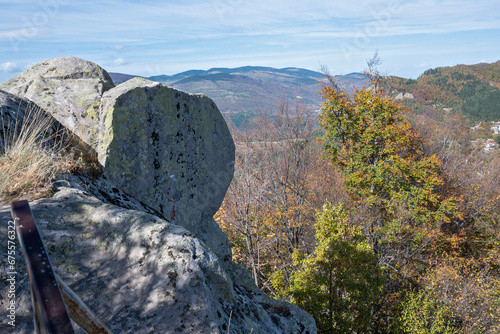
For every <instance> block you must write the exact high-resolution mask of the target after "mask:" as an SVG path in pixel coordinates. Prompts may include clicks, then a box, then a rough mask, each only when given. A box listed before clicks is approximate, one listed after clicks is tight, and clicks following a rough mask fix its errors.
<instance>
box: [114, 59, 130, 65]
mask: <svg viewBox="0 0 500 334" xmlns="http://www.w3.org/2000/svg"><path fill="white" fill-rule="evenodd" d="M128 63H129V62H128V61H127V60H126V59H124V58H116V59H115V61H114V62H113V65H115V66H123V65H127V64H128Z"/></svg>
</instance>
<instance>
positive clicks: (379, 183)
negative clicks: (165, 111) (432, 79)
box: [321, 76, 456, 276]
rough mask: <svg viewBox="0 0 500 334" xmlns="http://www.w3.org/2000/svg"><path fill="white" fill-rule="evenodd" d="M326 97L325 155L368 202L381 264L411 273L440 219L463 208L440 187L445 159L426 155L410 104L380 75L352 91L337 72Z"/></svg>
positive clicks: (359, 197)
mask: <svg viewBox="0 0 500 334" xmlns="http://www.w3.org/2000/svg"><path fill="white" fill-rule="evenodd" d="M372 77H374V76H372ZM322 96H323V98H324V100H325V102H324V105H323V113H322V114H321V124H322V125H323V127H324V128H325V130H326V133H325V136H324V138H323V143H324V147H325V151H326V154H327V156H328V158H329V159H330V160H331V161H333V162H334V163H335V164H336V165H337V166H339V167H340V169H341V170H342V172H343V174H344V179H345V182H344V184H345V188H346V190H347V191H348V192H349V193H350V195H351V197H352V199H353V200H355V201H358V202H360V203H361V202H363V203H364V204H366V208H367V209H366V210H367V212H366V221H365V226H364V228H365V233H366V234H367V235H368V236H369V238H370V240H371V243H372V245H373V247H374V250H375V252H376V253H377V254H378V256H379V264H380V265H383V266H386V267H389V268H392V269H393V270H394V271H395V272H397V273H398V274H399V275H403V276H407V275H410V272H409V271H408V269H409V268H410V267H411V266H409V265H418V262H419V261H420V260H422V259H421V258H419V257H420V255H421V254H423V252H424V251H425V249H426V247H427V246H428V245H429V244H430V243H431V241H432V240H433V239H434V238H435V237H436V235H438V234H439V233H440V226H441V224H442V223H444V222H449V221H450V218H452V217H454V215H455V214H456V210H455V208H456V200H455V198H450V197H444V196H442V194H441V193H440V191H439V190H440V187H442V185H443V182H444V181H443V179H442V177H441V176H440V161H439V159H438V158H437V157H436V156H428V157H426V156H423V154H422V150H421V146H422V137H421V136H419V134H418V133H416V132H415V131H414V130H413V128H412V126H411V124H410V123H409V122H408V121H407V120H406V119H405V117H404V114H405V113H406V112H407V110H405V109H404V108H403V107H401V106H400V105H398V104H397V103H396V102H395V101H393V100H392V99H390V98H388V97H387V96H386V95H385V93H384V91H383V90H382V89H379V87H378V85H377V83H376V82H375V84H374V86H372V88H371V89H362V90H357V91H355V92H354V93H353V95H352V96H348V95H347V94H346V93H345V92H344V91H342V90H340V89H339V88H338V86H337V85H336V83H335V81H334V79H333V78H332V77H330V83H329V85H325V86H324V87H323V89H322ZM416 259H418V260H419V261H415V260H416Z"/></svg>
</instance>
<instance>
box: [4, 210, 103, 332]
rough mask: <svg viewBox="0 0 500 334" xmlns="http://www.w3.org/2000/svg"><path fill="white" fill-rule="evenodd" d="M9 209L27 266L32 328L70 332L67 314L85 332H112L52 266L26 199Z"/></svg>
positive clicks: (43, 330) (71, 329) (38, 330)
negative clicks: (32, 312) (32, 313)
mask: <svg viewBox="0 0 500 334" xmlns="http://www.w3.org/2000/svg"><path fill="white" fill-rule="evenodd" d="M11 212H12V218H13V219H14V223H15V228H16V231H17V235H18V238H19V243H20V244H21V249H22V253H23V255H24V259H25V261H26V266H27V269H28V270H27V271H28V275H29V279H30V285H31V297H32V302H33V309H34V322H35V330H36V332H37V333H40V334H59V333H60V334H71V333H74V330H73V326H72V325H71V321H70V316H71V319H73V320H74V321H75V322H76V323H77V324H78V325H79V326H80V327H81V328H82V329H83V330H84V331H86V332H87V333H91V334H98V333H105V334H109V333H112V332H111V331H110V330H109V328H107V327H106V325H105V324H104V323H103V322H102V321H101V320H100V319H99V318H97V316H95V314H94V313H93V312H92V311H91V310H90V309H89V308H88V307H87V306H86V305H85V304H84V303H83V302H82V301H81V300H80V298H78V296H77V295H76V294H75V293H74V292H73V291H71V289H70V288H69V287H68V286H67V285H66V284H65V283H64V282H63V281H62V280H61V279H60V278H59V277H58V276H57V275H56V274H55V272H54V271H53V270H52V266H51V264H50V261H49V256H48V254H47V251H46V250H45V246H44V245H43V241H42V238H41V236H40V233H39V232H38V228H37V226H36V223H35V219H34V217H33V214H32V212H31V209H30V206H29V203H28V201H26V200H23V201H17V202H13V203H11Z"/></svg>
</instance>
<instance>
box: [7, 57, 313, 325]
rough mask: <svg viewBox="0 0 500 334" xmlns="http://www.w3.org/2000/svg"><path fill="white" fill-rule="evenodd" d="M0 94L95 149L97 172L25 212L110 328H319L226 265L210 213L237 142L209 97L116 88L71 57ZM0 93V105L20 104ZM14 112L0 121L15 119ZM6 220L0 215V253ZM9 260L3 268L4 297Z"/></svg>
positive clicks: (27, 317) (223, 240) (21, 272)
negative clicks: (42, 113)
mask: <svg viewBox="0 0 500 334" xmlns="http://www.w3.org/2000/svg"><path fill="white" fill-rule="evenodd" d="M0 87H1V88H2V89H4V90H7V91H10V92H13V93H15V94H18V95H19V96H20V97H24V98H28V99H30V100H31V101H34V102H36V103H37V104H38V105H39V106H41V107H43V108H44V109H45V110H46V111H47V112H48V113H50V114H52V115H54V117H55V118H56V119H58V120H60V122H61V123H63V124H64V125H65V126H66V127H67V129H68V131H69V132H72V133H74V134H76V135H77V136H80V137H82V139H84V141H85V142H86V143H87V144H88V149H90V150H94V151H95V152H96V154H97V157H98V160H99V162H100V164H101V165H102V169H103V175H102V176H101V177H100V178H98V179H96V180H89V179H87V178H84V177H82V176H65V179H64V180H63V181H59V182H57V183H56V187H57V189H56V190H57V191H56V192H55V194H54V195H53V196H52V197H50V198H45V199H40V200H37V201H34V202H32V203H31V207H32V210H33V213H34V215H35V218H36V220H37V223H38V226H39V228H40V230H41V235H42V238H43V239H44V241H45V243H46V247H47V250H48V253H49V256H50V258H51V260H52V265H53V266H54V267H55V268H56V269H55V270H56V271H57V273H58V274H59V276H60V277H61V278H62V279H63V280H64V281H65V282H66V283H67V284H68V285H69V286H70V287H71V289H72V290H73V291H75V292H76V293H77V294H78V295H79V297H80V298H81V299H82V300H83V301H84V302H85V303H86V304H87V305H88V306H90V308H91V309H92V310H93V311H94V312H95V313H96V314H97V315H98V316H99V317H100V318H101V319H102V320H103V321H104V322H105V323H106V325H107V326H108V327H109V328H111V330H113V331H114V332H116V333H227V332H228V329H230V331H229V332H230V333H304V334H305V333H315V332H316V329H315V323H314V320H313V318H312V317H311V316H310V315H308V314H307V313H306V312H304V311H303V310H301V309H300V308H298V307H295V306H292V305H289V304H287V303H284V302H281V301H276V300H274V299H272V298H270V297H268V296H267V295H265V294H264V293H263V292H262V291H260V290H259V289H258V288H257V287H256V286H255V285H254V283H253V280H252V279H251V277H250V276H249V274H248V273H247V272H246V271H245V270H243V269H242V268H241V267H239V266H238V265H236V264H234V263H233V262H232V261H231V249H230V246H229V242H228V239H227V237H226V236H225V235H224V233H223V232H222V230H221V229H220V228H219V227H218V225H217V224H216V223H215V221H214V220H213V215H214V214H215V212H216V211H217V210H218V208H219V206H220V204H221V203H222V200H223V198H224V195H225V193H226V191H227V188H228V187H229V183H230V182H231V178H232V176H233V172H234V170H233V168H234V167H233V165H234V143H233V141H232V138H231V134H230V133H229V130H228V128H227V126H226V124H225V122H224V119H223V118H222V115H221V114H220V112H219V110H218V109H217V107H216V106H215V104H214V103H213V101H212V100H210V99H209V98H207V97H206V96H203V95H192V94H188V93H184V92H180V91H177V90H175V89H173V88H170V87H167V86H165V85H162V84H159V83H154V82H152V81H148V80H145V79H139V78H138V79H133V80H130V81H129V82H125V83H123V84H122V85H119V86H117V87H113V83H112V82H111V80H110V79H109V76H108V75H107V73H106V72H105V71H104V70H102V69H101V68H100V67H99V66H98V65H95V64H92V63H90V62H87V61H84V60H81V59H78V58H72V57H63V58H56V59H52V60H48V61H45V62H43V63H40V64H38V65H35V66H34V67H33V68H31V69H29V70H27V71H25V72H23V73H21V74H20V75H18V76H16V77H14V78H13V79H11V80H9V81H7V82H5V83H3V84H1V85H0ZM0 93H2V92H1V91H0ZM2 94H3V93H2ZM2 94H0V103H4V105H6V106H8V107H5V108H3V109H5V110H10V111H11V109H12V107H13V106H14V105H15V103H18V104H19V105H20V106H21V107H20V108H21V109H23V110H24V109H25V108H27V107H28V105H29V103H28V101H27V100H20V99H18V98H16V97H13V96H12V95H9V94H3V95H2ZM4 100H5V101H6V102H2V101H4ZM0 105H1V104H0ZM3 109H2V110H3ZM23 110H21V111H20V112H17V113H12V112H9V113H8V114H7V112H6V113H5V115H6V116H5V117H4V116H3V114H2V119H3V118H5V119H7V118H9V119H10V118H12V117H11V115H14V114H15V116H16V117H21V118H22V117H24V116H23V115H24V112H23ZM4 131H6V130H4ZM9 131H10V130H9ZM8 220H10V213H9V210H8V209H7V208H3V209H0V245H6V244H7V239H6V238H7V231H6V229H7V221H8ZM17 254H18V256H17V259H16V264H17V267H16V270H17V273H18V274H17V280H18V283H19V285H18V288H16V289H17V290H16V302H17V303H18V308H17V313H16V316H17V319H18V321H17V322H16V323H17V324H18V325H17V326H16V331H14V332H15V333H31V332H32V328H33V327H32V316H31V314H32V311H31V309H30V303H31V302H30V294H29V285H28V284H29V282H28V278H27V275H26V272H25V265H24V263H23V262H24V261H23V259H22V257H21V256H20V249H19V248H17ZM7 260H8V258H7V256H4V257H2V259H1V260H0V261H3V262H1V263H0V265H1V267H0V274H1V276H2V277H1V278H2V280H1V281H0V295H1V296H2V299H0V300H1V301H2V302H3V301H4V300H7V299H6V298H5V296H6V295H7V293H8V286H7V285H8V283H7V281H6V280H5V278H6V277H5V276H6V268H7V266H6V263H5V261H7ZM229 327H230V328H229ZM14 332H13V333H14Z"/></svg>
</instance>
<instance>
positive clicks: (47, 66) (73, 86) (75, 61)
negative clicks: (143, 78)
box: [0, 57, 114, 145]
mask: <svg viewBox="0 0 500 334" xmlns="http://www.w3.org/2000/svg"><path fill="white" fill-rule="evenodd" d="M112 87H114V84H113V80H111V77H110V76H109V75H108V73H107V72H106V71H105V70H103V69H102V68H101V67H100V66H99V65H97V64H94V63H92V62H89V61H86V60H83V59H80V58H75V57H60V58H54V59H49V60H46V61H43V62H41V63H39V64H37V65H35V66H33V67H31V68H29V69H27V70H26V71H24V72H22V73H20V74H18V75H16V76H15V77H14V78H12V79H10V80H8V81H6V82H4V83H2V84H0V89H1V90H4V91H6V92H9V93H12V94H14V95H17V96H19V97H23V98H27V99H29V100H31V101H32V102H34V103H36V104H37V105H38V106H40V107H42V108H43V109H45V110H46V111H48V112H49V113H50V114H51V115H53V116H54V118H55V119H57V120H58V121H59V122H61V123H62V124H63V125H64V126H65V127H67V128H68V129H69V130H70V131H71V132H73V133H74V134H76V135H78V136H79V137H80V138H81V139H82V140H84V141H85V142H86V143H87V144H89V145H92V144H93V143H92V138H96V135H97V129H98V127H97V124H98V121H99V117H98V113H99V106H100V100H101V96H102V94H103V93H104V92H105V91H107V90H109V89H110V88H112Z"/></svg>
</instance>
